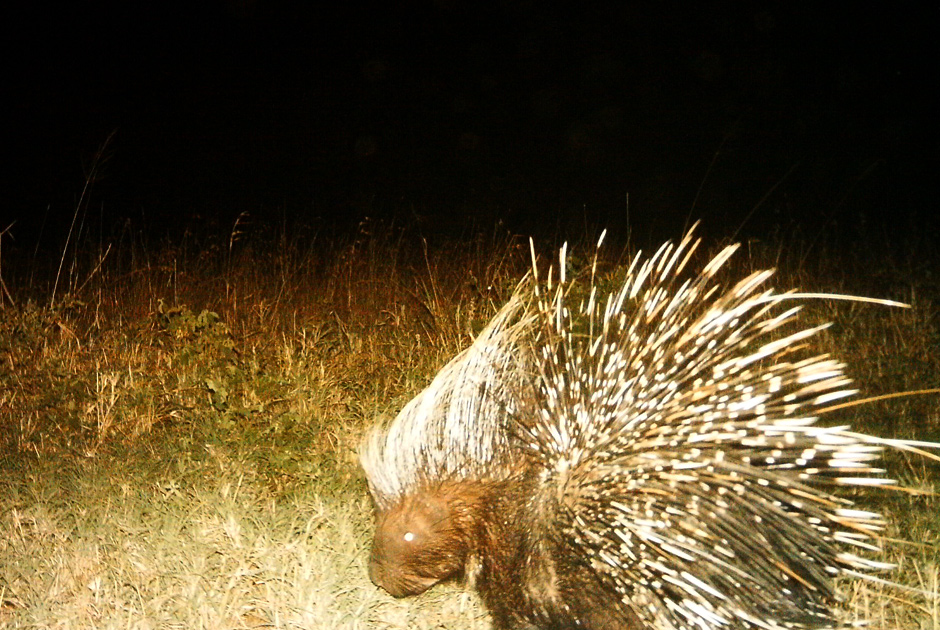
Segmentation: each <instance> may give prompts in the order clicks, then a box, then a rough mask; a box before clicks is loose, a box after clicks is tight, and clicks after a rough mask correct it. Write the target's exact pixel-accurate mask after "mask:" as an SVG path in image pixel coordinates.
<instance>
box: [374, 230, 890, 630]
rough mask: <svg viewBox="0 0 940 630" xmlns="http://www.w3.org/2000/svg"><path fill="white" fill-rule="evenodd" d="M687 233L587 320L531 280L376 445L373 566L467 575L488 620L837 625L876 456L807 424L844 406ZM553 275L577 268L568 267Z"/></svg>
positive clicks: (412, 584)
mask: <svg viewBox="0 0 940 630" xmlns="http://www.w3.org/2000/svg"><path fill="white" fill-rule="evenodd" d="M696 245H697V242H695V241H693V239H692V237H691V235H687V236H686V237H685V239H684V240H683V241H682V242H681V243H680V244H679V245H678V246H673V245H671V244H667V245H664V246H663V248H661V249H660V250H659V251H658V252H657V253H656V254H655V255H653V256H652V257H651V258H649V259H647V260H645V261H644V260H642V259H640V258H637V259H635V260H634V262H633V264H632V265H631V267H630V269H629V270H628V272H627V275H626V278H625V280H624V281H623V283H622V284H621V285H620V286H619V287H618V288H617V289H615V290H614V291H612V292H610V294H600V295H599V294H598V293H597V291H596V287H594V285H593V280H592V285H591V286H590V287H589V290H588V292H587V293H586V299H585V300H584V301H583V302H582V303H581V305H580V307H579V308H576V307H575V305H569V304H568V302H567V300H566V295H565V292H566V291H568V290H569V287H568V286H567V283H566V282H565V279H564V277H562V278H561V281H560V283H559V284H558V286H557V287H555V288H553V287H552V286H551V280H550V279H549V282H548V283H547V285H540V284H539V283H538V281H537V279H535V278H534V277H533V278H530V279H529V280H528V281H526V282H524V283H523V284H522V285H520V288H519V289H518V290H517V292H516V294H515V295H514V297H513V298H512V299H511V300H510V301H509V303H508V304H507V305H506V306H505V307H504V308H503V309H502V310H501V311H500V313H499V314H497V316H496V317H495V318H494V320H493V322H492V323H491V324H490V325H489V326H488V327H487V329H486V330H484V332H483V333H481V335H480V337H479V338H478V339H477V340H476V342H475V343H474V344H473V345H472V346H471V347H470V348H469V349H468V350H467V351H465V352H464V353H463V354H461V355H459V356H458V357H456V358H455V359H454V360H453V361H451V363H449V364H448V365H447V366H445V368H444V369H443V370H442V371H441V373H440V374H439V375H438V376H437V378H435V380H434V381H433V382H432V384H431V385H430V386H429V387H428V388H427V389H426V390H425V391H423V392H422V393H421V394H419V396H418V397H417V398H415V399H414V400H413V401H412V402H411V403H409V405H408V406H406V408H405V409H404V410H402V412H401V414H399V416H398V418H396V419H395V421H394V422H393V423H392V424H391V425H390V426H388V427H384V428H378V429H376V431H375V432H374V433H373V434H372V436H371V437H370V438H369V439H367V441H366V442H365V443H364V445H363V450H362V462H363V466H364V468H365V470H366V473H367V476H368V478H369V483H370V490H371V492H372V494H373V497H374V499H375V501H376V506H377V525H376V535H375V541H374V544H373V550H372V555H371V557H370V562H369V572H370V576H371V578H372V580H373V582H375V583H376V584H378V585H379V586H381V587H383V588H385V589H386V590H387V591H389V592H390V593H391V594H393V595H395V596H405V595H413V594H417V593H420V592H423V591H424V590H426V589H427V588H430V587H431V586H433V585H434V584H437V583H438V582H440V581H443V580H446V579H449V578H454V577H461V576H463V577H466V578H467V579H468V580H469V581H470V582H471V583H472V585H473V586H474V587H475V588H476V589H477V590H478V591H479V592H480V594H481V596H482V598H483V600H484V603H485V604H486V606H487V608H488V609H489V610H490V612H491V613H492V615H493V619H494V623H495V625H496V627H497V628H505V629H523V628H525V629H534V628H540V629H558V630H562V629H568V628H571V629H574V628H586V629H589V630H615V629H637V630H640V629H644V628H651V629H654V630H678V629H683V628H696V629H700V630H704V629H708V628H771V629H773V628H832V627H838V626H839V612H838V602H839V597H838V595H837V593H836V591H835V590H834V587H833V578H834V577H836V576H837V575H839V574H840V573H842V572H845V571H849V572H864V571H866V570H869V569H871V568H874V567H877V566H879V565H878V564H877V563H875V562H871V561H869V560H866V559H864V558H862V557H860V556H857V555H855V553H854V551H855V550H858V549H859V548H868V549H870V548H872V545H871V543H869V542H868V535H867V532H869V531H872V530H875V529H879V528H880V527H881V525H882V523H881V519H880V517H879V516H878V515H876V514H872V513H869V512H863V511H857V510H853V509H852V507H851V505H850V504H848V503H847V502H846V501H844V500H842V499H837V498H835V497H833V496H831V494H830V493H829V491H828V490H827V486H831V485H836V484H875V483H879V482H882V481H884V480H882V479H881V478H879V477H878V476H877V472H878V471H876V470H875V469H872V468H871V467H870V465H869V462H870V461H871V460H873V459H876V458H877V457H878V453H877V451H878V450H879V449H878V447H877V446H872V445H871V444H869V443H867V442H866V441H865V440H860V439H859V438H858V437H857V436H854V435H853V434H849V433H847V432H845V431H843V430H840V429H824V428H819V427H815V426H814V424H813V421H814V419H813V418H812V417H811V409H812V408H813V407H817V406H819V405H823V404H825V403H826V402H828V401H831V400H833V399H836V398H840V397H843V396H846V395H849V394H851V393H852V392H851V391H848V390H846V387H847V385H848V380H847V379H846V378H845V376H844V375H843V372H842V366H841V365H840V364H838V363H837V362H835V361H833V360H831V359H829V358H827V357H824V356H822V357H810V358H798V357H797V355H798V354H799V352H798V350H799V347H800V345H801V343H802V341H803V340H804V339H805V338H807V337H809V336H810V335H812V334H813V333H814V332H816V329H809V330H801V329H797V330H787V331H785V332H782V333H781V332H778V333H777V334H775V335H771V334H770V333H771V332H772V331H776V330H778V329H780V328H781V327H782V326H787V325H790V324H792V320H793V319H794V317H795V314H796V311H797V310H798V308H789V309H787V308H786V303H785V302H784V303H783V306H781V299H780V298H781V296H779V295H777V294H774V293H773V292H772V291H771V290H769V289H767V288H766V287H764V283H765V282H766V280H767V279H768V277H769V276H770V273H769V272H758V273H755V274H752V275H750V276H748V277H747V278H745V279H743V280H741V281H740V282H738V283H737V284H735V285H733V286H731V287H721V285H720V284H719V283H718V281H717V280H716V279H715V276H716V274H717V272H718V270H719V268H720V267H721V266H722V264H723V263H724V262H725V261H726V260H727V258H728V257H729V256H730V255H731V254H732V253H733V251H734V248H733V247H732V248H727V249H726V250H724V251H723V252H722V253H720V254H719V255H718V256H717V257H716V258H715V259H713V260H712V261H711V262H710V263H708V264H707V265H706V266H705V267H704V268H703V269H702V270H701V271H700V272H698V273H695V274H692V273H689V272H687V271H686V270H685V269H684V268H685V266H686V264H687V263H688V261H689V259H690V256H691V254H692V252H693V251H694V249H695V247H696ZM561 267H562V269H563V268H564V260H562V265H561Z"/></svg>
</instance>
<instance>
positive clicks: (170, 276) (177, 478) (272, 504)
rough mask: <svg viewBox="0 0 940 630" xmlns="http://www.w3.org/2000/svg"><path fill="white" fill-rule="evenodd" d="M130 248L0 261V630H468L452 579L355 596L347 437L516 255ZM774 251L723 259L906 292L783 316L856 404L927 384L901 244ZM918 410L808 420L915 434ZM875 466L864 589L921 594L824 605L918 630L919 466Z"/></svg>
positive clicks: (928, 416)
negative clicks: (799, 323)
mask: <svg viewBox="0 0 940 630" xmlns="http://www.w3.org/2000/svg"><path fill="white" fill-rule="evenodd" d="M676 236H678V234H677V235H676ZM4 238H5V237H4ZM130 243H131V244H127V243H124V244H120V243H119V244H117V245H115V246H114V247H112V248H109V247H107V246H105V247H102V246H99V245H91V244H87V243H86V244H83V246H82V247H80V248H77V249H68V250H66V252H65V254H63V255H62V259H61V260H56V261H55V262H56V264H55V265H52V269H53V272H54V273H53V274H50V278H49V281H48V282H45V281H39V280H37V279H36V278H37V277H40V276H41V274H40V275H35V274H33V270H32V269H29V268H28V265H27V266H26V267H17V266H15V265H14V264H12V262H11V260H10V257H9V256H8V255H7V252H6V251H4V252H3V254H4V256H6V258H4V259H2V260H0V262H3V263H5V264H6V265H7V266H6V267H0V280H3V287H2V291H3V295H2V298H0V299H2V300H3V301H2V309H0V628H122V629H126V628H135V629H141V630H145V629H152V628H187V629H189V628H207V629H223V628H262V627H264V628H441V627H447V628H487V627H488V621H487V618H486V616H485V614H484V613H483V612H482V611H481V609H480V608H479V606H478V605H477V603H476V602H475V600H474V599H473V596H471V595H470V594H468V593H465V592H464V591H463V590H462V589H460V588H459V586H453V587H444V588H439V589H433V590H432V591H431V592H430V593H428V594H427V595H425V596H422V597H419V598H416V599H414V600H402V601H398V600H393V599H391V598H390V597H388V596H387V595H385V594H384V593H383V592H381V591H379V590H378V589H377V588H375V587H374V586H372V584H371V583H370V582H369V580H368V577H367V575H366V571H365V560H366V556H367V553H368V546H369V542H370V533H371V527H372V513H371V505H370V501H369V498H368V493H367V490H366V486H365V481H364V478H363V476H362V473H361V471H360V470H359V468H358V464H357V460H356V445H357V443H358V440H359V438H360V436H361V435H362V433H363V431H364V430H365V429H366V428H367V427H368V426H371V424H372V423H373V422H374V421H375V419H376V418H378V417H383V416H389V415H394V414H395V413H396V412H397V410H398V409H400V408H401V407H402V405H403V404H404V403H405V402H407V401H408V400H409V399H410V397H412V396H414V395H415V394H416V393H417V392H418V391H419V390H420V389H421V388H422V387H423V386H424V385H425V384H426V383H427V382H428V381H429V380H430V378H431V377H432V376H433V374H434V373H435V372H436V370H437V369H438V368H439V367H440V366H442V365H443V364H444V363H445V362H446V361H447V360H448V359H449V358H450V357H451V356H453V355H454V354H455V353H456V352H457V351H458V350H459V349H461V348H463V347H465V346H466V345H467V344H468V343H469V342H470V340H471V339H472V338H473V335H474V334H475V332H477V331H478V330H479V329H480V328H481V327H482V325H483V324H484V323H485V322H486V321H487V318H488V317H489V316H490V315H492V313H494V312H495V310H496V308H497V307H498V306H499V304H500V303H501V302H502V300H504V299H505V298H506V297H507V296H508V295H509V293H510V292H511V290H512V288H513V286H514V285H515V282H516V281H517V280H518V279H519V278H520V277H521V276H522V274H523V273H525V271H526V269H527V268H528V265H529V245H528V242H527V240H526V239H523V238H520V237H515V236H511V235H507V234H503V233H500V232H493V233H489V234H483V233H479V234H476V235H474V236H473V237H469V238H466V239H463V240H449V241H446V242H444V241H439V242H427V241H425V240H423V239H421V238H418V237H417V236H416V235H415V234H414V233H413V232H409V231H407V230H401V229H395V228H393V227H391V226H386V225H380V224H376V223H370V222H367V223H363V224H362V225H360V226H359V229H358V230H357V231H356V232H355V234H353V235H352V236H350V237H348V238H340V237H335V236H332V237H324V236H323V235H321V234H316V233H305V232H303V231H298V232H295V233H293V234H292V235H290V236H288V234H287V231H286V230H283V231H281V232H279V233H275V234H268V233H265V232H264V230H262V229H258V230H256V231H253V230H251V229H248V228H246V227H245V225H244V223H243V222H239V223H236V225H235V227H234V228H233V229H232V230H229V231H228V233H227V234H226V235H225V236H224V238H222V237H220V238H212V237H208V238H198V239H197V238H195V237H193V236H192V235H191V234H190V235H187V236H184V237H181V238H180V239H178V240H177V241H176V242H166V243H164V244H163V245H161V246H159V247H156V248H150V247H144V246H143V245H141V244H135V242H134V241H132V240H131V241H130ZM714 245H716V246H717V245H718V243H714ZM587 247H592V245H590V244H589V245H587ZM799 247H801V243H800V242H796V243H794V242H789V243H786V245H785V246H784V245H781V244H780V243H760V242H752V243H749V244H748V246H747V247H746V248H745V249H744V251H743V252H741V253H739V255H738V256H737V257H736V259H735V260H736V262H735V263H733V264H734V265H737V266H738V269H737V270H736V271H737V272H741V273H743V272H744V271H745V270H746V269H751V268H763V267H766V266H773V267H777V268H779V270H780V271H779V272H778V276H777V279H776V284H777V285H778V286H797V287H800V288H801V289H803V290H806V291H828V292H844V293H852V294H859V295H868V296H872V297H883V298H889V299H897V300H901V301H905V302H908V303H910V304H911V305H912V307H913V308H911V309H891V308H886V307H882V306H873V305H867V304H855V303H846V302H834V301H827V300H813V301H812V302H811V304H810V306H809V307H808V311H809V312H807V314H806V319H807V321H808V323H812V322H815V321H821V320H826V321H833V322H835V325H834V326H833V327H831V328H829V329H828V330H827V331H826V332H825V333H824V334H823V335H820V336H819V337H818V338H817V339H816V340H815V341H814V342H813V343H814V344H816V347H815V348H814V349H815V350H818V351H820V352H832V353H833V354H835V355H837V356H839V357H840V358H842V359H843V360H845V361H846V362H847V363H848V365H849V372H850V374H851V375H852V376H853V378H855V380H856V381H857V383H858V385H859V388H860V389H861V391H862V392H863V395H865V396H875V395H881V394H887V393H891V392H899V391H908V390H919V389H925V388H929V387H936V386H937V385H938V383H940V353H938V352H937V348H938V347H940V319H938V314H940V286H938V284H937V278H936V276H931V274H930V271H931V267H930V265H928V264H923V259H922V258H919V257H918V255H917V252H912V251H906V252H905V255H904V256H896V255H895V256H891V255H888V254H886V253H884V252H882V251H880V250H878V249H876V248H870V247H866V248H859V249H857V250H852V251H839V250H835V249H833V250H830V251H825V250H824V249H823V248H822V247H819V246H817V247H814V248H812V249H807V251H806V252H804V251H802V250H800V249H799ZM605 249H607V250H608V251H609V253H610V255H611V257H612V263H611V265H610V268H614V267H615V266H616V264H615V263H616V260H614V259H615V258H616V257H617V256H619V255H620V254H621V251H620V249H619V248H618V247H617V246H611V247H609V248H605ZM574 250H575V251H577V247H575V248H574ZM581 251H582V252H584V251H589V250H587V249H584V248H582V249H581ZM542 252H543V253H544V254H545V257H546V258H548V257H550V256H551V252H552V244H549V243H546V244H544V247H543V248H542ZM703 259H704V255H703ZM572 260H574V261H575V264H577V257H576V256H573V257H572ZM63 261H64V262H65V264H64V265H62V264H60V263H61V262H63ZM875 262H877V264H873V263H875ZM745 268H746V269H745ZM938 400H940V399H938V397H937V396H936V395H932V396H931V395H925V396H913V397H908V398H902V399H892V400H884V401H877V402H872V403H869V404H865V405H860V406H857V407H853V408H850V409H845V410H841V411H838V412H834V413H833V414H831V417H830V416H827V417H825V418H824V421H826V422H832V423H843V422H845V423H851V424H852V425H853V426H855V427H856V428H857V429H858V430H861V431H865V432H867V433H873V434H876V435H880V436H883V437H887V438H910V439H920V440H934V441H937V440H940V413H938ZM888 459H889V472H890V474H891V475H892V476H894V477H895V478H898V479H900V480H901V481H902V482H903V484H904V485H905V486H907V487H909V488H912V489H913V490H915V491H916V492H897V491H895V492H892V491H887V492H885V491H869V492H867V493H865V495H864V497H855V498H857V499H862V502H863V504H866V505H869V506H872V507H874V508H875V509H878V510H881V511H883V512H885V513H886V514H887V515H888V516H889V518H890V520H891V521H892V523H893V524H892V526H891V528H890V529H889V531H888V532H886V540H885V547H886V549H887V558H888V559H889V561H891V562H895V563H897V565H898V567H899V568H898V570H897V571H896V572H894V573H886V574H885V576H884V577H885V578H886V579H892V580H897V581H898V582H900V583H902V584H904V585H905V586H907V587H909V588H910V589H918V590H920V591H926V592H927V593H932V595H933V597H932V598H931V597H929V596H924V595H922V594H918V593H917V592H915V591H913V590H905V589H901V588H897V587H890V586H880V585H877V584H872V583H867V582H861V581H855V582H848V581H846V584H845V588H846V595H847V597H848V598H849V599H850V601H851V606H852V607H853V610H855V611H857V615H858V616H859V618H869V619H872V620H873V622H874V627H876V628H904V629H915V628H916V629H927V628H932V629H934V630H936V629H938V628H940V599H938V598H937V596H938V593H940V551H938V549H940V503H938V499H937V498H936V497H935V496H934V494H933V493H935V492H936V489H937V484H938V480H940V471H938V469H937V467H936V466H934V465H933V464H932V463H931V462H930V461H929V460H927V459H925V458H923V457H920V456H917V455H909V454H906V453H891V454H890V456H889V458H888Z"/></svg>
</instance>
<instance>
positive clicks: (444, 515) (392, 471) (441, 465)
mask: <svg viewBox="0 0 940 630" xmlns="http://www.w3.org/2000/svg"><path fill="white" fill-rule="evenodd" d="M528 296H529V293H528V292H526V291H524V290H519V291H517V292H516V294H515V295H514V297H513V298H512V299H510V300H509V302H508V303H507V304H506V305H505V306H504V307H503V308H502V309H501V310H500V311H499V313H498V314H497V315H496V316H495V317H494V319H493V320H492V321H491V322H490V324H489V325H488V326H487V327H486V328H485V329H484V330H483V331H482V332H481V333H480V335H479V336H478V337H477V339H476V340H475V341H474V343H473V344H472V345H471V346H470V347H469V348H468V349H467V350H465V351H464V352H462V353H461V354H459V355H458V356H457V357H455V358H454V359H453V360H451V361H450V362H449V363H448V364H447V365H446V366H444V368H443V369H442V370H441V371H440V372H439V373H438V375H437V376H436V377H435V378H434V380H433V381H432V382H431V384H430V385H429V386H428V387H427V388H426V389H425V390H424V391H422V392H421V393H420V394H418V396H417V397H415V398H414V399H413V400H412V401H411V402H409V403H408V404H407V405H406V406H405V408H404V409H402V411H401V412H400V413H399V414H398V416H397V417H396V418H395V419H394V421H392V422H391V423H390V424H388V425H387V426H378V427H376V428H375V429H374V430H373V431H372V432H371V434H370V435H368V436H367V437H366V439H365V440H364V441H363V444H362V446H361V449H360V460H361V463H362V466H363V469H364V470H365V472H366V477H367V478H368V481H369V490H370V492H371V494H372V497H373V500H374V502H375V507H376V532H375V538H374V540H373V546H372V552H371V555H370V558H369V575H370V577H371V578H372V581H373V582H374V583H375V584H377V585H378V586H380V587H382V588H384V589H385V590H387V591H388V592H389V593H391V594H392V595H395V596H397V597H402V596H405V595H415V594H418V593H421V592H423V591H425V590H427V589H428V588H430V587H431V586H433V585H434V584H437V583H438V582H441V581H443V580H446V579H448V578H451V577H458V576H460V575H462V574H463V573H464V572H465V571H466V569H467V564H468V563H469V562H470V561H471V560H472V556H473V554H474V552H475V550H476V549H477V547H478V542H479V541H478V537H479V530H480V523H479V515H480V509H479V502H480V500H481V497H482V494H483V493H484V491H485V489H486V487H487V483H490V482H494V481H498V480H499V479H501V478H504V477H506V476H508V475H509V472H510V470H511V469H512V468H513V466H514V464H513V462H514V461H515V460H517V459H518V457H519V455H518V453H517V450H518V449H515V450H514V449H513V447H511V445H510V441H511V440H512V436H511V431H509V430H507V426H508V425H509V424H510V423H511V422H513V417H514V416H515V414H516V413H517V409H518V407H519V400H518V399H519V396H520V395H521V392H522V391H523V390H524V389H525V387H526V385H524V382H523V381H524V379H523V367H522V363H523V362H524V361H525V360H526V358H525V357H526V356H527V350H526V349H525V348H523V347H520V346H519V340H520V335H521V334H522V333H523V331H524V330H525V326H526V323H527V321H526V320H527V317H528V314H527V307H528V302H527V297H528ZM483 480H486V481H487V483H481V482H482V481H483Z"/></svg>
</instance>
